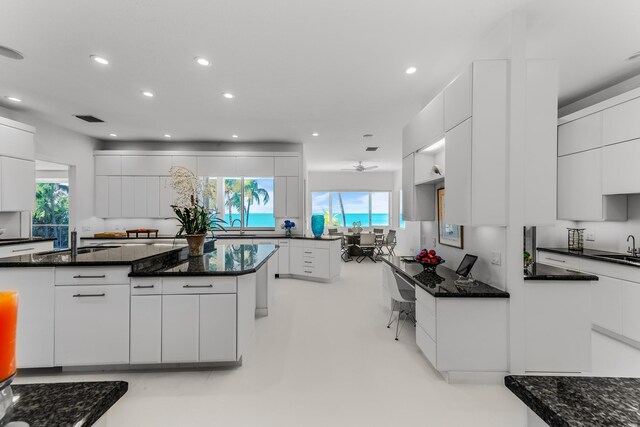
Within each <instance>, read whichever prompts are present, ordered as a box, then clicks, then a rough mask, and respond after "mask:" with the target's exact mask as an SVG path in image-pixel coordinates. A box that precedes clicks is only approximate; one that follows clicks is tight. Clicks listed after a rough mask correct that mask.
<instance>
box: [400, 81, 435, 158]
mask: <svg viewBox="0 0 640 427" xmlns="http://www.w3.org/2000/svg"><path fill="white" fill-rule="evenodd" d="M443 135H444V94H443V93H442V92H441V93H439V94H438V95H437V96H436V97H435V98H433V100H431V102H430V103H429V104H428V105H427V106H426V107H424V108H423V109H422V111H420V113H418V115H417V116H415V117H414V118H413V119H412V120H411V121H410V122H409V124H408V125H407V126H405V127H404V129H403V130H402V155H403V157H406V156H408V155H409V154H410V153H413V152H416V151H418V150H419V149H421V148H423V147H425V146H427V145H430V144H431V143H433V142H435V141H437V140H438V139H439V138H441V137H442V136H443Z"/></svg>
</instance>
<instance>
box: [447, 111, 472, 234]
mask: <svg viewBox="0 0 640 427" xmlns="http://www.w3.org/2000/svg"><path fill="white" fill-rule="evenodd" d="M471 120H472V119H467V120H465V121H464V122H462V123H460V124H459V125H458V126H456V127H454V128H453V129H451V130H449V131H447V135H446V145H445V152H446V159H447V169H450V170H451V174H447V178H446V191H445V193H444V198H445V202H444V203H445V206H446V207H447V209H446V211H445V215H446V217H445V222H446V223H448V224H471V187H472V183H471Z"/></svg>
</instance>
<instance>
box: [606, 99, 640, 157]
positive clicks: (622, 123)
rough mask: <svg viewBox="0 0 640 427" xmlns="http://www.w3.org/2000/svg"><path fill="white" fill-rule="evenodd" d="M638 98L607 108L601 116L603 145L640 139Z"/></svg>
mask: <svg viewBox="0 0 640 427" xmlns="http://www.w3.org/2000/svg"><path fill="white" fill-rule="evenodd" d="M638 116H640V98H635V99H632V100H630V101H627V102H623V103H621V104H618V105H615V106H613V107H611V108H607V109H606V110H604V111H603V116H602V136H603V145H609V144H615V143H618V142H622V141H629V140H632V139H636V138H640V121H638Z"/></svg>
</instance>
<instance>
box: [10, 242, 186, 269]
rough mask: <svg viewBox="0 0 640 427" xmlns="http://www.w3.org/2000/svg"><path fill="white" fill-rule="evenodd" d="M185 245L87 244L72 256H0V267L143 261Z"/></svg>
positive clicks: (178, 249) (176, 251)
mask: <svg viewBox="0 0 640 427" xmlns="http://www.w3.org/2000/svg"><path fill="white" fill-rule="evenodd" d="M184 248H185V246H184V245H180V246H177V247H174V246H173V245H163V244H139V245H123V246H90V247H86V248H78V255H76V256H75V257H73V256H71V251H69V250H65V251H53V252H40V253H37V254H28V255H19V256H13V257H8V258H0V268H2V267H65V266H100V265H133V264H137V263H142V264H145V263H146V262H148V261H149V260H150V259H153V258H155V257H158V256H163V255H169V254H171V253H173V252H175V253H176V254H177V253H179V252H181V251H182V250H183V249H184Z"/></svg>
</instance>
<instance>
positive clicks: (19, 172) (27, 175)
mask: <svg viewBox="0 0 640 427" xmlns="http://www.w3.org/2000/svg"><path fill="white" fill-rule="evenodd" d="M0 160H1V161H2V166H1V169H2V183H1V184H2V185H1V191H0V195H1V197H0V198H1V199H2V201H1V203H0V209H1V210H2V211H5V212H18V211H33V210H34V209H35V203H36V195H35V185H36V167H35V162H34V161H33V160H22V159H14V158H11V157H0Z"/></svg>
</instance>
